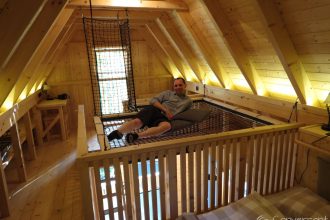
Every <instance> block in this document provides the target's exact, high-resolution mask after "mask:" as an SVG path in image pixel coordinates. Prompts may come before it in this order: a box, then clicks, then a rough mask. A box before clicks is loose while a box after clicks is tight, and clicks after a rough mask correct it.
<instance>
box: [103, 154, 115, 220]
mask: <svg viewBox="0 0 330 220" xmlns="http://www.w3.org/2000/svg"><path fill="white" fill-rule="evenodd" d="M103 166H104V173H105V183H106V190H107V199H108V206H109V216H110V219H115V217H114V210H113V203H112V196H113V194H112V189H111V180H110V163H109V160H108V159H104V160H103Z"/></svg>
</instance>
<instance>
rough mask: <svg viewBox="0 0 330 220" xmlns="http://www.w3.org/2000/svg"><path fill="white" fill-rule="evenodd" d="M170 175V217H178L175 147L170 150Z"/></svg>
mask: <svg viewBox="0 0 330 220" xmlns="http://www.w3.org/2000/svg"><path fill="white" fill-rule="evenodd" d="M167 165H168V177H169V195H170V201H169V202H170V204H169V205H170V218H171V219H175V218H176V217H178V195H177V173H176V152H175V150H174V149H171V150H169V152H168V163H167Z"/></svg>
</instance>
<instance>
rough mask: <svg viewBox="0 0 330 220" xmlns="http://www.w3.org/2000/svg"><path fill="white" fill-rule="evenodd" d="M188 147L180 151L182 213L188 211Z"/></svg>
mask: <svg viewBox="0 0 330 220" xmlns="http://www.w3.org/2000/svg"><path fill="white" fill-rule="evenodd" d="M186 162H187V161H186V146H183V147H181V149H180V168H181V169H180V177H181V211H182V213H183V212H186V211H187V181H186V176H187V169H186Z"/></svg>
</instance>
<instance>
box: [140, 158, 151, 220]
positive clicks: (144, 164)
mask: <svg viewBox="0 0 330 220" xmlns="http://www.w3.org/2000/svg"><path fill="white" fill-rule="evenodd" d="M146 157H147V156H146V154H145V153H143V154H142V155H141V167H142V187H143V203H144V219H147V220H148V219H150V212H149V195H148V194H149V193H148V177H147V161H146Z"/></svg>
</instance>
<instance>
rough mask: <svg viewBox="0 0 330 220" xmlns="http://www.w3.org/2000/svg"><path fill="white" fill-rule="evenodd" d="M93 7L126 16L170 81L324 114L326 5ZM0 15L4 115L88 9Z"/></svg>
mask: <svg viewBox="0 0 330 220" xmlns="http://www.w3.org/2000/svg"><path fill="white" fill-rule="evenodd" d="M17 5H19V6H20V7H16V6H17ZM92 6H93V17H113V18H116V17H117V16H118V14H123V15H124V14H125V12H124V9H127V10H128V15H129V18H130V20H131V25H132V26H134V27H135V29H136V30H138V32H139V33H140V35H141V37H143V38H144V40H146V41H147V43H148V46H149V47H150V49H151V50H152V51H153V52H154V54H155V55H157V56H158V58H159V60H160V61H161V62H162V63H163V65H164V67H165V68H166V69H167V71H168V72H170V73H171V74H172V75H173V76H174V77H178V76H183V77H185V78H186V79H187V80H188V81H191V82H196V83H202V84H206V85H213V86H217V87H220V88H225V89H229V90H237V91H242V92H247V93H251V94H255V95H259V96H265V97H272V98H276V99H285V100H290V101H294V100H296V99H297V98H298V99H299V101H300V103H302V104H307V105H311V106H316V107H318V106H321V107H324V105H323V104H322V101H323V100H324V99H325V97H326V96H327V94H328V93H329V90H330V77H329V76H330V68H329V65H330V41H329V39H330V15H329V13H328V11H330V2H329V1H328V0H315V1H307V0H305V1H301V0H269V1H263V0H231V1H225V0H159V1H147V0H121V1H118V0H93V1H92ZM17 10H20V11H17ZM0 12H1V13H0V28H1V30H6V31H1V32H0V39H1V40H0V51H1V53H0V65H1V73H0V86H1V94H0V104H1V110H2V111H4V110H5V109H6V108H8V107H10V106H11V105H12V104H13V103H15V102H17V101H18V100H20V99H24V97H25V96H26V95H28V94H30V93H33V92H34V91H35V90H36V88H37V87H40V86H41V84H42V83H43V82H44V81H45V80H46V79H47V77H48V76H49V74H50V73H51V72H52V69H53V68H54V66H56V64H57V60H58V57H59V56H60V55H59V53H57V51H59V50H60V48H61V47H63V46H64V44H65V42H66V41H67V39H68V38H69V36H70V33H71V32H72V29H73V28H72V27H73V26H74V25H73V24H74V23H76V22H81V19H80V18H81V14H84V15H85V16H89V13H90V10H89V1H86V0H71V1H68V2H66V1H64V0H63V1H61V0H52V1H47V0H43V1H42V0H38V1H33V2H29V3H27V2H25V1H23V2H21V1H19V0H10V1H8V2H6V3H5V4H3V6H2V8H1V11H0ZM8 21H10V25H8Z"/></svg>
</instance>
